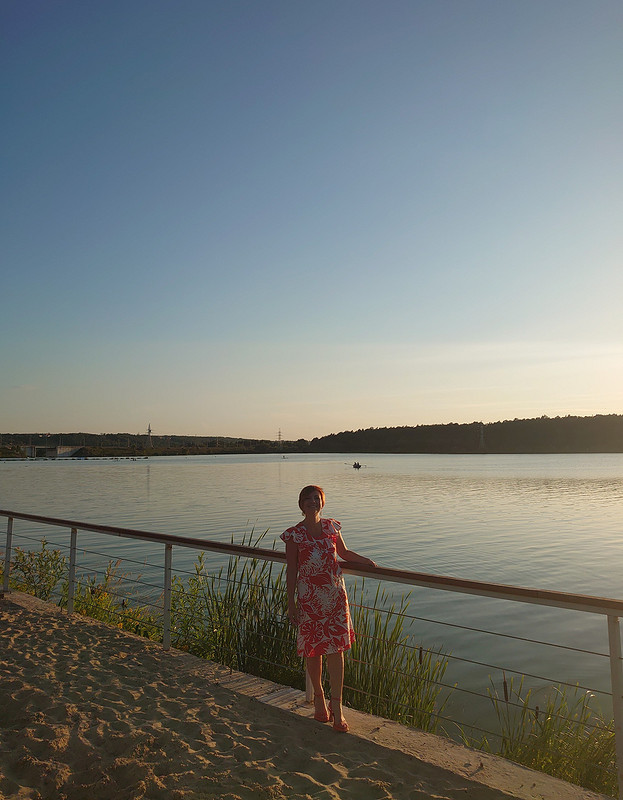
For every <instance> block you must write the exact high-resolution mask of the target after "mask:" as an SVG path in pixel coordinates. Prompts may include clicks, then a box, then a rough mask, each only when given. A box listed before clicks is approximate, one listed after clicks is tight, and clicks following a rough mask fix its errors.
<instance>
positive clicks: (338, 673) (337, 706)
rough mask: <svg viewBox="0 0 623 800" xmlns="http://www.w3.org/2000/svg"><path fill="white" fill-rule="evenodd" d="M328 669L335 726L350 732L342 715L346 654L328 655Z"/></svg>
mask: <svg viewBox="0 0 623 800" xmlns="http://www.w3.org/2000/svg"><path fill="white" fill-rule="evenodd" d="M327 669H328V671H329V683H330V684H331V711H333V714H334V716H335V726H336V727H338V728H343V729H344V730H348V726H347V725H346V720H345V719H344V715H343V714H342V688H343V686H344V653H328V654H327Z"/></svg>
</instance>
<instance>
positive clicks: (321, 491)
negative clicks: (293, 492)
mask: <svg viewBox="0 0 623 800" xmlns="http://www.w3.org/2000/svg"><path fill="white" fill-rule="evenodd" d="M314 492H318V494H319V495H320V499H321V500H322V505H324V504H325V495H324V489H321V488H320V486H312V485H310V486H304V487H303V488H302V489H301V492H300V494H299V508H300V509H301V511H302V510H303V500H305V498H306V497H309V495H310V494H313V493H314Z"/></svg>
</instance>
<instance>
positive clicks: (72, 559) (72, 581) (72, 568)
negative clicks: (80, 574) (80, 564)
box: [67, 528, 78, 614]
mask: <svg viewBox="0 0 623 800" xmlns="http://www.w3.org/2000/svg"><path fill="white" fill-rule="evenodd" d="M77 543H78V529H77V528H72V529H71V542H70V544H69V585H68V587H67V613H68V614H73V613H74V594H75V589H76V549H77Z"/></svg>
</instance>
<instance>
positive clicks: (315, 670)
mask: <svg viewBox="0 0 623 800" xmlns="http://www.w3.org/2000/svg"><path fill="white" fill-rule="evenodd" d="M306 661H307V672H308V673H309V677H310V680H311V682H312V686H313V687H314V717H315V718H316V719H317V720H318V721H319V722H327V720H328V719H329V714H328V712H327V706H326V703H325V699H324V691H323V689H322V656H308V657H307V659H306ZM325 718H326V719H325Z"/></svg>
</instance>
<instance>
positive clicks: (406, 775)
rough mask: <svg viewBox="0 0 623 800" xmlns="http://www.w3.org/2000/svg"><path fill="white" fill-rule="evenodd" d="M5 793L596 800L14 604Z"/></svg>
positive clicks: (3, 612)
mask: <svg viewBox="0 0 623 800" xmlns="http://www.w3.org/2000/svg"><path fill="white" fill-rule="evenodd" d="M0 686H1V695H0V737H1V739H0V797H2V798H6V799H7V800H17V799H18V798H19V800H24V799H25V798H44V799H45V800H86V799H87V798H89V800H104V799H105V800H130V799H132V800H133V799H134V798H148V799H149V800H151V798H154V800H165V798H166V800H195V799H196V800H201V799H202V798H222V800H237V798H242V799H243V800H244V799H246V798H254V799H255V798H257V799H258V800H262V799H263V798H265V799H266V800H269V799H270V800H280V798H318V799H319V800H320V799H322V800H325V799H326V800H329V799H333V798H349V799H351V798H352V800H357V799H358V798H361V800H376V799H377V798H378V800H381V799H385V798H390V799H391V798H394V799H395V800H407V799H408V800H424V799H426V800H428V799H429V798H434V800H458V798H461V800H505V799H508V798H519V799H520V800H527V799H528V798H530V799H532V798H539V800H596V799H597V798H601V797H602V795H597V794H595V793H593V792H589V791H587V790H583V789H579V788H577V787H574V786H571V785H569V784H567V783H564V782H563V781H558V780H556V779H554V778H550V777H548V776H545V775H541V774H540V773H536V772H533V771H531V770H528V769H525V768H523V767H519V766H517V765H514V764H511V763H510V762H508V761H505V760H503V759H500V758H496V757H494V756H487V755H485V754H482V753H479V752H477V751H474V750H470V749H469V748H464V747H461V746H460V745H457V744H455V743H453V742H449V741H447V740H445V739H442V738H440V737H437V736H433V735H431V734H423V733H421V732H414V731H411V730H409V729H406V728H404V727H402V726H400V725H398V724H396V723H390V722H387V721H386V720H381V719H379V718H376V717H371V716H368V715H365V714H360V713H356V712H353V711H348V713H347V718H348V720H349V722H350V724H351V729H352V732H351V733H349V734H340V733H337V732H335V731H333V730H332V728H331V726H330V725H322V724H320V723H318V722H315V721H314V720H313V719H311V714H312V711H311V709H310V708H309V706H307V705H306V704H305V703H304V702H303V697H302V693H300V692H295V691H294V690H287V689H284V688H283V687H279V686H277V685H276V684H271V683H270V682H267V681H261V680H258V679H255V678H251V677H249V676H245V675H241V674H240V673H231V672H230V671H229V670H227V669H224V668H223V667H220V666H218V665H215V664H212V663H211V662H207V661H203V660H201V659H198V658H195V657H194V656H190V655H188V654H186V653H181V652H179V651H176V650H170V651H169V652H164V651H163V650H162V648H161V647H160V646H158V645H156V644H153V643H150V642H148V641H146V640H144V639H141V638H139V637H136V636H133V635H131V634H128V633H125V632H123V631H120V630H118V629H116V628H113V627H110V626H106V625H103V624H101V623H98V622H94V621H93V620H88V619H85V618H83V617H79V616H71V617H70V616H68V615H67V614H65V613H63V612H61V611H60V610H59V609H58V608H56V607H55V606H53V605H50V604H47V603H42V602H41V601H38V600H35V599H34V598H32V597H29V596H28V595H23V594H20V593H13V594H10V595H8V596H7V597H5V598H4V600H0Z"/></svg>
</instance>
